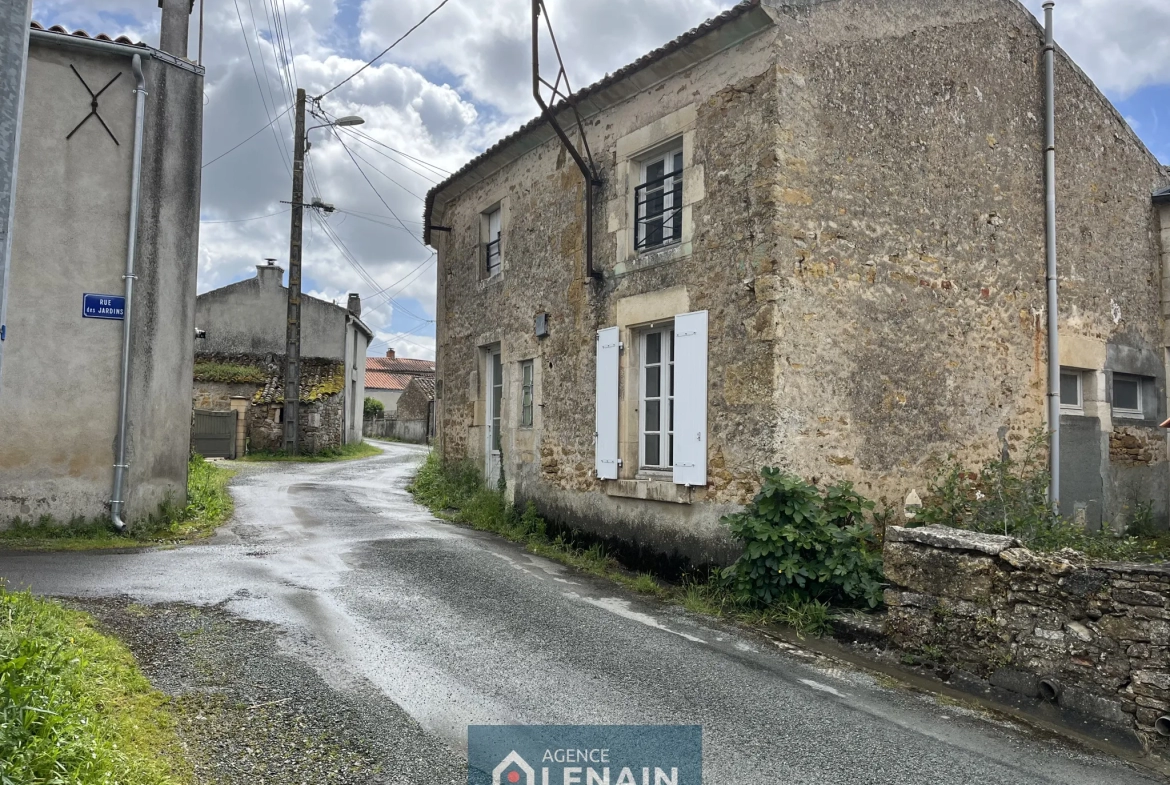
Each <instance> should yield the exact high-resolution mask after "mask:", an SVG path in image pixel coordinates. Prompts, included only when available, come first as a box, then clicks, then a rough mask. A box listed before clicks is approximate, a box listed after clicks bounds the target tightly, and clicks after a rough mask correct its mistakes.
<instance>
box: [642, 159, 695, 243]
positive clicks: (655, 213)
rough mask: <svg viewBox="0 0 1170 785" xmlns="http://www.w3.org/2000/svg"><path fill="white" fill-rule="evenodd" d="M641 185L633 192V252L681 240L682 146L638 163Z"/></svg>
mask: <svg viewBox="0 0 1170 785" xmlns="http://www.w3.org/2000/svg"><path fill="white" fill-rule="evenodd" d="M641 166H642V172H641V184H640V185H639V186H638V187H637V188H636V189H635V190H634V224H635V227H636V230H637V231H636V235H635V241H634V249H635V250H637V251H649V250H653V249H655V248H661V247H663V246H665V245H671V244H673V243H677V242H680V241H681V240H682V228H683V227H682V208H683V178H682V175H683V154H682V145H681V144H678V145H675V146H672V147H671V148H669V149H668V150H667V152H664V153H661V154H655V155H653V156H651V157H649V158H646V159H644V160H643V161H642V162H641Z"/></svg>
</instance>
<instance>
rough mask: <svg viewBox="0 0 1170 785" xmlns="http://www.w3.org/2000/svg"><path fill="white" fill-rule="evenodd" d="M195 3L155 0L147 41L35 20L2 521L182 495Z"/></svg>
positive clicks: (195, 133)
mask: <svg viewBox="0 0 1170 785" xmlns="http://www.w3.org/2000/svg"><path fill="white" fill-rule="evenodd" d="M18 5H20V4H18ZM189 11H190V9H189V8H188V7H187V4H186V3H182V2H179V3H175V2H168V3H167V4H166V5H165V7H164V8H163V11H162V30H163V35H162V40H161V42H160V44H159V46H158V47H157V48H156V47H154V46H149V45H147V44H144V43H134V42H132V41H131V40H130V39H128V38H125V37H121V38H118V39H116V40H114V39H111V38H110V37H109V36H107V35H104V34H99V35H92V36H91V35H90V34H88V33H87V32H85V31H83V30H77V31H75V32H72V33H71V32H69V31H68V30H66V29H65V28H63V27H60V26H54V27H52V28H50V29H47V30H46V29H44V27H43V26H42V25H40V24H38V23H36V22H33V23H32V25H31V30H30V31H29V38H28V56H27V62H26V71H25V84H24V102H23V109H22V113H21V116H20V118H19V120H18V125H17V127H18V128H19V129H20V131H19V165H18V172H17V176H16V184H15V197H14V207H13V222H12V232H11V236H10V240H11V256H10V266H9V269H8V273H7V276H6V283H5V284H3V285H5V286H6V287H7V300H6V302H7V306H6V314H4V319H5V323H4V325H3V327H0V339H2V340H3V353H4V368H3V370H4V372H3V377H2V378H0V420H2V422H3V426H2V427H0V522H3V523H6V522H8V521H10V520H11V519H12V518H15V517H21V518H24V519H26V520H27V519H30V518H32V519H37V518H40V517H42V516H49V517H51V518H53V519H55V520H57V521H63V522H64V521H69V520H71V519H75V518H85V519H99V518H113V519H114V520H115V521H119V519H120V520H121V521H122V522H123V523H130V524H133V523H134V522H135V521H137V520H140V519H142V518H145V517H146V516H148V515H152V514H155V513H156V512H157V511H158V509H159V506H160V505H161V504H162V503H164V502H165V501H167V500H170V501H172V502H175V503H177V504H182V503H183V502H184V500H185V499H186V487H187V455H188V444H187V440H186V439H185V438H182V437H181V434H184V433H186V432H187V430H188V423H189V421H190V417H191V410H190V390H191V363H192V355H193V353H194V336H195V275H196V270H197V268H198V246H199V193H200V159H201V156H202V134H203V95H204V94H203V80H204V69H203V68H202V67H201V66H199V65H196V64H194V63H192V62H191V61H190V60H188V59H187V58H186V55H187V30H188V28H189V25H190V18H189ZM7 120H9V121H11V120H13V118H12V117H11V116H8V118H7ZM9 128H11V125H9ZM131 267H132V268H133V269H129V268H131ZM111 500H113V503H111Z"/></svg>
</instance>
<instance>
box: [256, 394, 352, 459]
mask: <svg viewBox="0 0 1170 785" xmlns="http://www.w3.org/2000/svg"><path fill="white" fill-rule="evenodd" d="M281 408H282V404H280V403H259V404H254V405H252V406H251V407H250V408H249V410H248V449H249V450H251V451H255V450H271V451H273V452H277V451H280V450H283V449H284V424H283V423H282V422H280V419H279V417H280V415H279V414H278V412H279V411H280V410H281ZM344 421H345V406H344V397H343V395H342V394H341V393H338V394H335V395H329V396H326V397H324V398H321V399H319V400H317V401H314V402H313V403H309V402H307V401H301V406H300V422H299V423H298V425H297V430H298V431H299V436H300V440H299V441H300V447H301V451H302V452H305V453H316V452H321V451H322V450H326V449H334V448H338V447H341V446H342V444H343V425H344Z"/></svg>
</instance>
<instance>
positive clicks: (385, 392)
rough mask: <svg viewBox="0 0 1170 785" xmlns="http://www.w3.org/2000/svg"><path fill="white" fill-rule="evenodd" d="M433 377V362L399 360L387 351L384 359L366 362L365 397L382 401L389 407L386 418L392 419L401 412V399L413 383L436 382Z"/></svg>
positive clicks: (401, 358)
mask: <svg viewBox="0 0 1170 785" xmlns="http://www.w3.org/2000/svg"><path fill="white" fill-rule="evenodd" d="M434 375H435V363H434V361H432V360H416V359H413V358H410V357H399V356H398V355H397V353H396V352H395V351H394V350H393V349H387V350H386V356H385V357H367V358H366V397H368V398H373V399H374V400H376V401H380V402H381V403H382V405H383V406H384V407H386V408H385V416H386V417H393V416H395V412H396V411H397V410H398V399H399V398H401V397H402V394H403V393H404V392H406V388H407V386H408V385H409V384H410V382H411V380H413V379H414V378H416V377H419V376H429V377H431V378H434Z"/></svg>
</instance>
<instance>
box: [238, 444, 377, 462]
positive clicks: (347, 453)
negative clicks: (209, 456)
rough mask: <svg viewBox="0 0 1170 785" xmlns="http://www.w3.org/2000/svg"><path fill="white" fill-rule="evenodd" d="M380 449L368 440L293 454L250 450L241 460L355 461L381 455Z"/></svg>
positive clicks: (280, 451) (281, 451)
mask: <svg viewBox="0 0 1170 785" xmlns="http://www.w3.org/2000/svg"><path fill="white" fill-rule="evenodd" d="M381 454H382V451H381V450H379V449H378V448H377V447H375V446H374V445H372V444H369V443H368V442H356V443H354V444H346V445H343V446H341V447H329V448H327V449H324V450H321V451H320V452H315V453H311V454H310V453H300V454H297V455H292V454H290V453H287V452H284V451H283V450H279V451H272V450H256V451H255V452H250V453H248V454H247V455H245V456H244V457H243V458H240V460H241V461H248V462H252V463H332V462H333V461H353V460H357V459H358V458H371V457H373V456H375V455H381Z"/></svg>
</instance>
